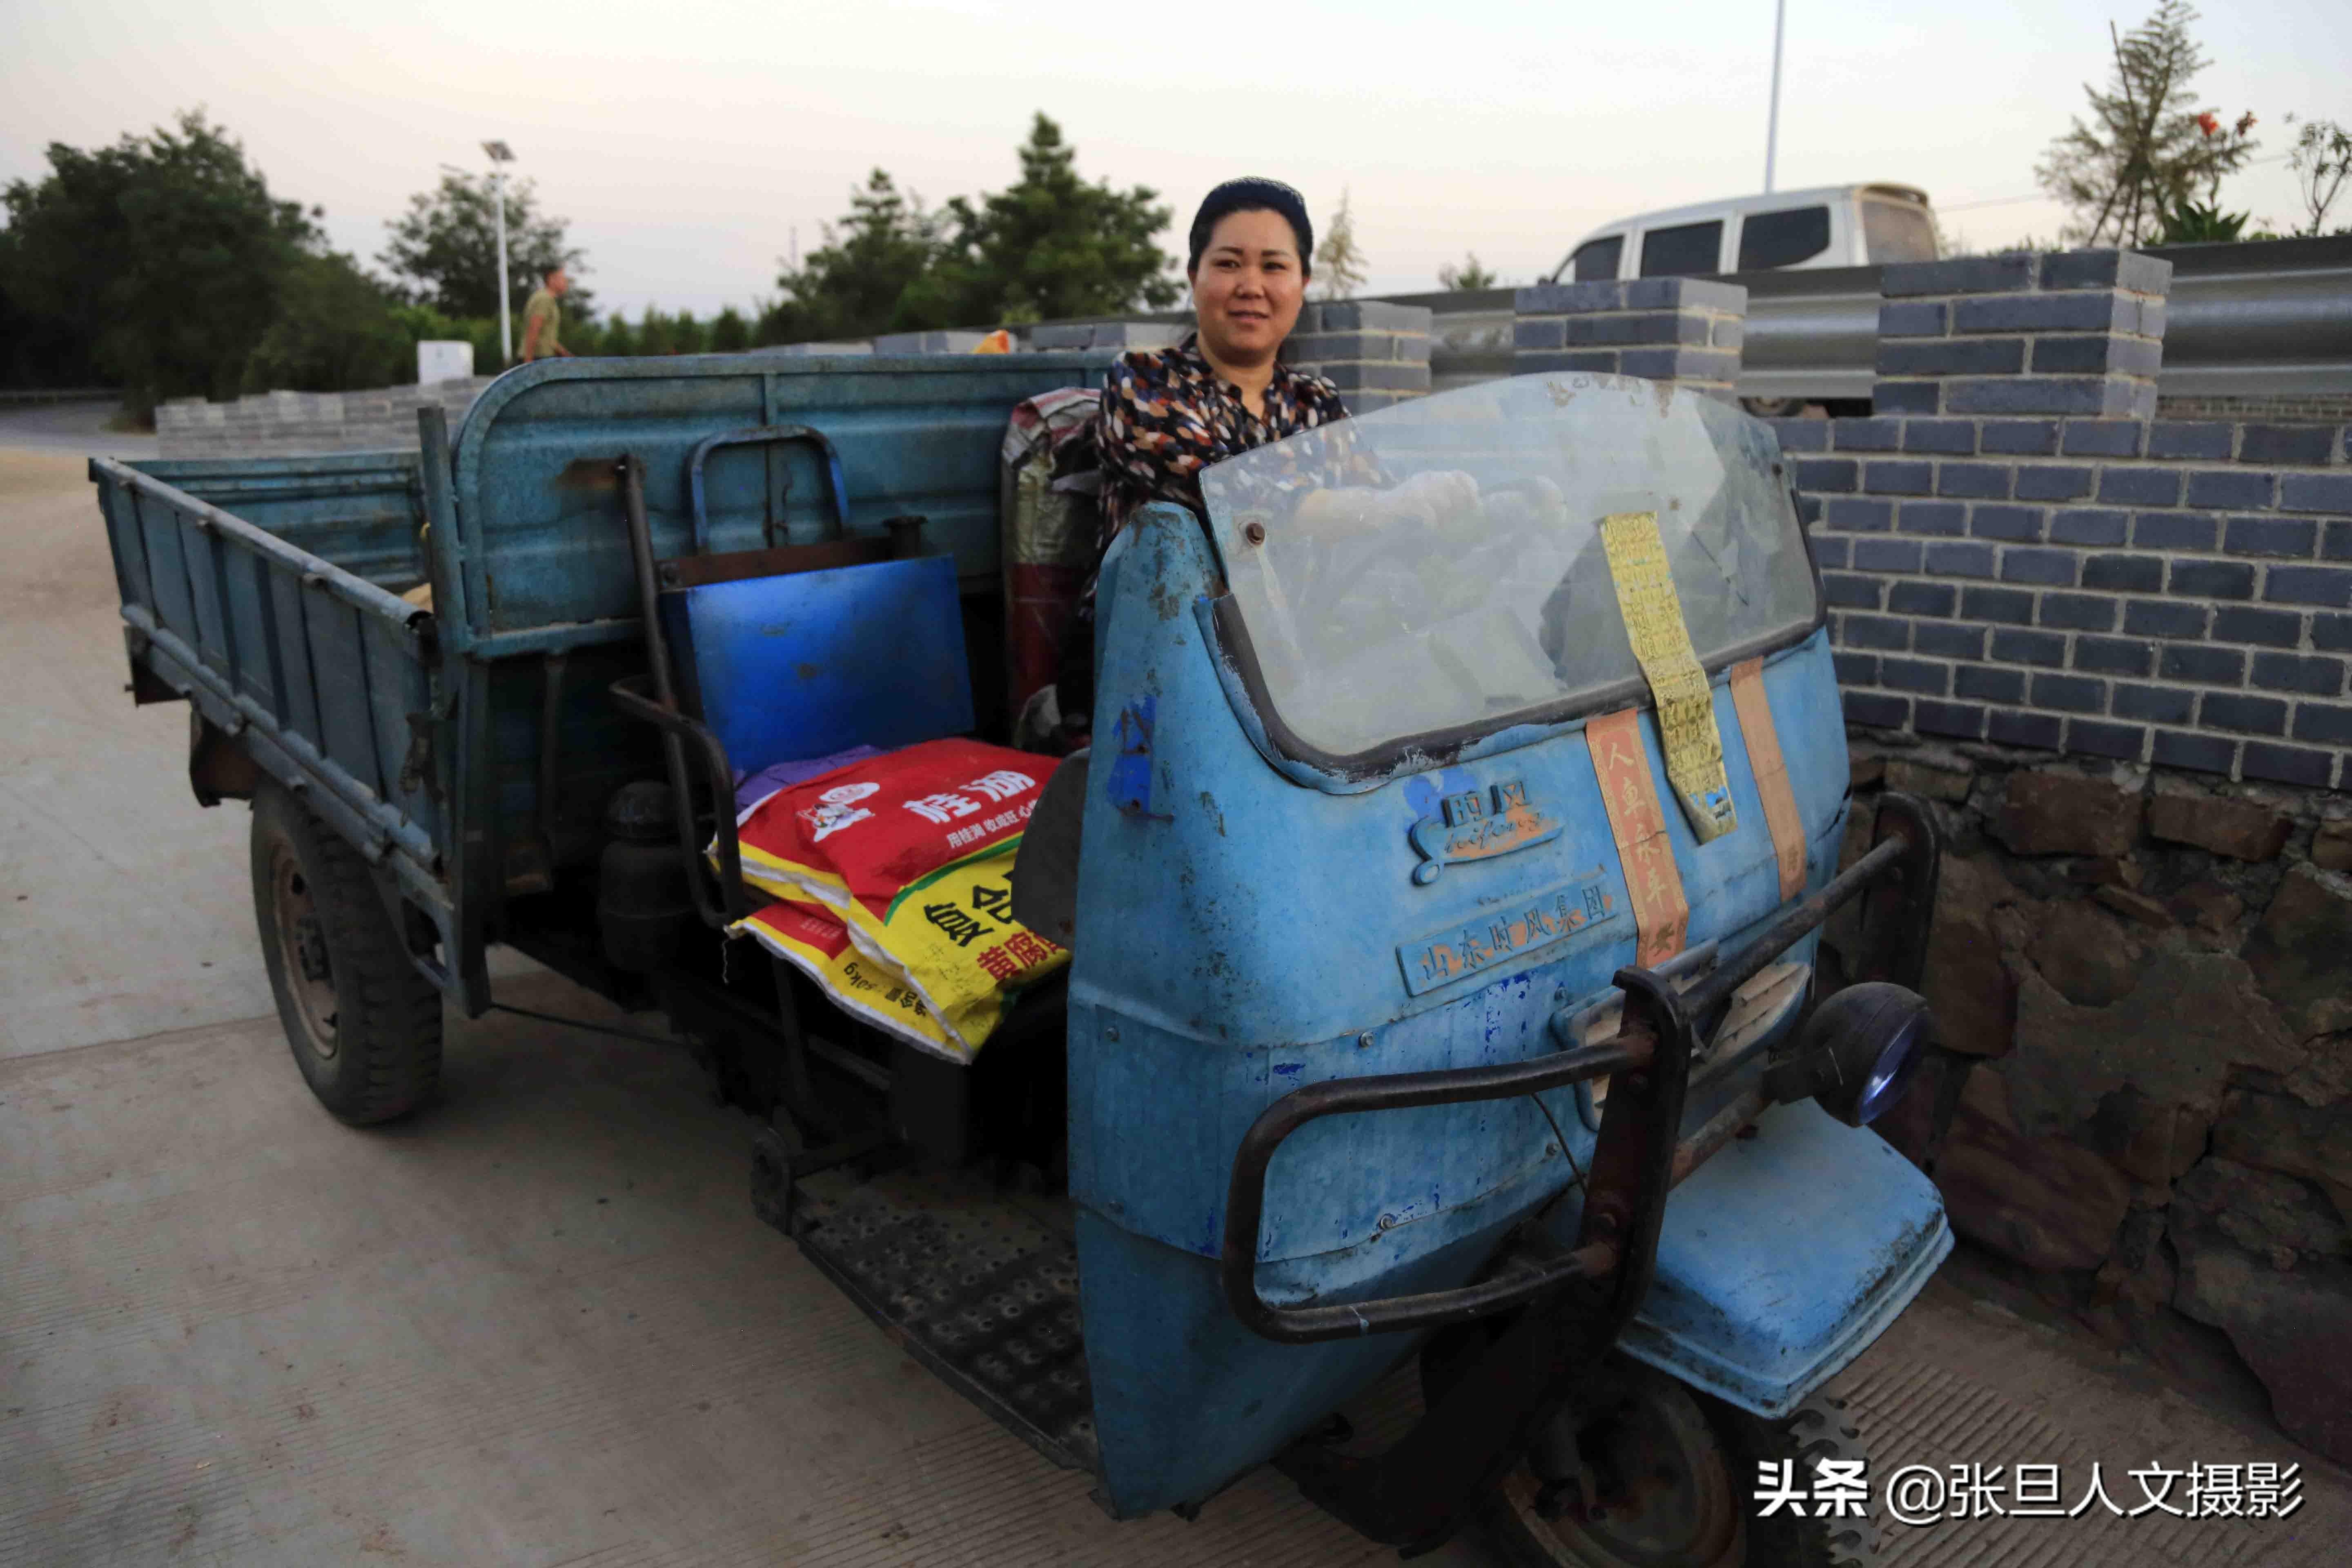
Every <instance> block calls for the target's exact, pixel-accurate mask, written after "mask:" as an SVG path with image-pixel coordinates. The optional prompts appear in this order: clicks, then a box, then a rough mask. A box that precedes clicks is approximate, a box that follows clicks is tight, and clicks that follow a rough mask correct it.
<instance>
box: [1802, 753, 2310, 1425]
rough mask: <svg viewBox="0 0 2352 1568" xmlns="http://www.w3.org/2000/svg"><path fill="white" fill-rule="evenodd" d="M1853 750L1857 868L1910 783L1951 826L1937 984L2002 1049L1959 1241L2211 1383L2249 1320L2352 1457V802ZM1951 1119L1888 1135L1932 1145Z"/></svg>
mask: <svg viewBox="0 0 2352 1568" xmlns="http://www.w3.org/2000/svg"><path fill="white" fill-rule="evenodd" d="M1853 775H1854V784H1855V805H1854V815H1853V826H1852V828H1851V829H1850V834H1849V838H1848V853H1849V856H1850V857H1851V856H1852V855H1854V854H1858V853H1859V852H1860V849H1861V848H1862V847H1864V845H1866V844H1867V842H1868V836H1869V833H1870V831H1871V826H1872V821H1873V817H1874V813H1875V810H1876V805H1877V799H1878V795H1879V793H1880V792H1881V791H1882V790H1884V789H1887V788H1894V789H1901V790H1904V791H1906V792H1909V793H1912V794H1916V795H1924V796H1926V797H1927V798H1928V799H1930V800H1932V801H1935V802H1937V816H1938V818H1939V819H1940V821H1941V822H1942V824H1943V826H1944V828H1945V830H1946V832H1947V834H1948V847H1947V857H1946V860H1945V863H1944V874H1943V882H1942V888H1941V893H1940V896H1939V898H1938V900H1937V914H1936V924H1935V928H1934V932H1933V939H1932V946H1931V950H1930V957H1929V960H1928V968H1927V980H1926V983H1925V984H1924V986H1923V989H1924V990H1925V991H1926V993H1927V998H1928V1001H1929V1003H1930V1005H1932V1006H1933V1007H1934V1008H1935V1010H1936V1014H1937V1019H1938V1021H1939V1023H1940V1025H1941V1026H1942V1030H1943V1036H1944V1038H1945V1040H1946V1042H1947V1043H1948V1044H1950V1045H1952V1046H1953V1047H1956V1048H1958V1049H1961V1050H1964V1051H1967V1052H1969V1053H1970V1054H1971V1055H1973V1056H1975V1057H1977V1058H1980V1064H1979V1067H1978V1068H1976V1070H1975V1071H1974V1072H1973V1073H1971V1074H1970V1075H1969V1081H1968V1085H1967V1089H1966V1091H1965V1096H1964V1098H1963V1100H1962V1102H1961V1109H1960V1112H1959V1115H1958V1119H1957V1120H1956V1121H1955V1122H1954V1123H1953V1126H1952V1130H1951V1132H1950V1134H1949V1137H1948V1142H1946V1144H1945V1147H1944V1149H1943V1151H1942V1154H1941V1157H1940V1159H1939V1161H1938V1163H1937V1167H1936V1177H1937V1184H1938V1186H1940V1187H1941V1188H1942V1190H1943V1193H1944V1197H1945V1201H1946V1203H1947V1205H1948V1207H1949V1211H1950V1214H1951V1220H1952V1225H1953V1226H1954V1228H1955V1229H1956V1230H1958V1232H1959V1233H1960V1235H1961V1236H1963V1237H1966V1238H1968V1239H1969V1241H1972V1242H1974V1243H1976V1244H1977V1245H1979V1247H1985V1248H1988V1249H1990V1251H1991V1252H1993V1253H1994V1254H1997V1255H1999V1256H2000V1258H2006V1259H2008V1260H2010V1261H2011V1262H2012V1263H2013V1264H2015V1265H2018V1266H2021V1268H2024V1269H2028V1270H2032V1271H2033V1272H2034V1274H2035V1275H2036V1276H2037V1283H2038V1284H2039V1285H2040V1287H2041V1288H2042V1290H2043V1293H2044V1294H2045V1295H2047V1296H2049V1297H2051V1298H2052V1299H2053V1300H2055V1301H2057V1302H2058V1303H2059V1304H2061V1305H2063V1306H2064V1307H2067V1308H2069V1309H2071V1310H2074V1311H2075V1312H2076V1313H2078V1314H2079V1315H2080V1316H2081V1318H2082V1320H2083V1321H2084V1322H2086V1323H2088V1324H2089V1325H2090V1326H2091V1327H2092V1328H2094V1329H2095V1330H2097V1331H2100V1332H2101V1333H2103V1334H2105V1336H2107V1337H2108V1338H2109V1339H2111V1340H2113V1341H2114V1342H2116V1343H2118V1344H2122V1345H2129V1346H2132V1347H2135V1348H2137V1350H2139V1351H2140V1352H2143V1353H2145V1354H2147V1355H2148V1356H2150V1357H2151V1358H2152V1359H2154V1360H2156V1361H2158V1363H2162V1364H2165V1365H2167V1366H2169V1367H2170V1368H2172V1369H2173V1370H2175V1371H2176V1372H2179V1373H2183V1374H2185V1375H2187V1376H2189V1377H2191V1378H2196V1377H2199V1376H2200V1375H2204V1374H2205V1373H2206V1372H2207V1370H2208V1363H2209V1359H2210V1357H2211V1356H2213V1355H2214V1354H2215V1353H2217V1352H2216V1350H2215V1347H2214V1343H2213V1342H2214V1338H2215V1336H2214V1333H2213V1331H2216V1330H2218V1331H2220V1333H2221V1334H2222V1335H2226V1336H2227V1340H2226V1342H2227V1345H2228V1346H2229V1347H2230V1348H2231V1350H2233V1351H2234V1353H2235V1355H2236V1356H2237V1357H2239V1358H2242V1361H2243V1363H2244V1364H2245V1365H2246V1366H2247V1367H2248V1368H2250V1369H2251V1370H2252V1373H2254V1375H2255V1376H2256V1377H2258V1378H2260V1379H2261V1381H2262V1382H2263V1384H2264V1385H2265V1386H2266V1387H2267V1388H2268V1389H2269V1390H2270V1394H2271V1398H2272V1405H2273V1410H2274V1411H2275V1413H2276V1415H2277V1417H2278V1420H2279V1424H2280V1425H2281V1426H2283V1427H2284V1429H2285V1430H2286V1431H2287V1432H2288V1433H2289V1434H2290V1435H2291V1436H2294V1437H2295V1438H2296V1439H2297V1440H2299V1441H2301V1442H2303V1443H2305V1444H2306V1445H2308V1446H2309V1447H2313V1448H2315V1449H2316V1450H2318V1451H2319V1452H2321V1453H2323V1454H2326V1455H2327V1456H2329V1457H2330V1458H2334V1459H2336V1460H2337V1461H2339V1462H2352V984H2347V978H2352V876H2347V872H2352V801H2347V800H2346V798H2345V797H2344V796H2343V795H2340V794H2337V793H2336V792H2332V791H2326V790H2316V789H2298V788H2294V787H2292V786H2284V785H2274V784H2230V783H2227V782H2225V781H2220V780H2212V779H2207V778H2200V777H2199V776H2197V775H2193V774H2187V773H2178V772H2174V771H2170V770H2165V769H2157V768H2150V767H2147V766H2144V765H2139V764H2134V763H2100V762H2097V761H2081V762H2077V761H2053V760H2052V759H2051V758H2050V757H2049V756H2048V754H2047V753H2045V752H2034V751H2028V750H2023V749H2020V748H2015V747H2006V746H2000V745H1994V744H1990V743H1985V742H1941V741H1936V740H1932V739H1925V740H1923V739H1920V738H1917V737H1914V736H1909V735H1895V736H1886V737H1882V738H1879V739H1876V740H1874V739H1871V738H1869V737H1866V736H1858V737H1856V739H1855V740H1854V742H1853ZM1851 936H1852V929H1851V927H1850V926H1847V927H1844V928H1843V929H1833V930H1832V932H1831V938H1830V940H1831V942H1832V945H1841V946H1845V947H1847V949H1848V950H1849V951H1851V942H1850V939H1851ZM1927 1103H1928V1100H1927V1097H1926V1095H1925V1094H1924V1092H1922V1093H1915V1096H1914V1098H1913V1099H1912V1100H1910V1101H1908V1102H1907V1103H1906V1105H1905V1106H1904V1107H1903V1111H1902V1112H1901V1113H1898V1115H1902V1114H1904V1113H1907V1116H1908V1121H1907V1124H1906V1125H1898V1126H1895V1127H1887V1128H1882V1131H1885V1132H1887V1134H1888V1135H1889V1136H1890V1138H1892V1139H1893V1140H1894V1141H1895V1143H1896V1144H1897V1146H1898V1147H1906V1149H1907V1151H1908V1152H1915V1153H1916V1152H1919V1147H1920V1137H1921V1134H1922V1132H1923V1131H1924V1129H1923V1128H1922V1127H1921V1126H1920V1125H1918V1119H1919V1116H1920V1114H1921V1113H1922V1112H1924V1110H1926V1108H1927Z"/></svg>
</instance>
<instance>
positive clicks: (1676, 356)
mask: <svg viewBox="0 0 2352 1568" xmlns="http://www.w3.org/2000/svg"><path fill="white" fill-rule="evenodd" d="M1514 310H1515V311H1516V317H1515V321H1514V323H1513V337H1512V355H1511V374H1514V375H1537V374H1547V373H1552V372H1558V371H1597V372H1600V373H1601V374H1606V375H1638V376H1644V377H1647V378H1648V379H1650V380H1653V381H1666V382H1673V383H1675V384H1677V385H1683V386H1689V387H1692V388H1695V389H1696V390H1697V391H1700V392H1704V393H1706V394H1707V395H1710V396H1714V397H1720V398H1725V399H1728V398H1729V397H1730V396H1731V395H1732V394H1731V385H1732V383H1733V382H1734V381H1736V380H1738V376H1739V353H1740V346H1741V343H1742V342H1743V341H1744V338H1745V334H1746V330H1747V321H1748V290H1747V289H1743V288H1741V287H1739V286H1738V284H1736V283H1711V282H1703V281H1701V280H1700V279H1695V278H1641V279H1622V280H1618V281H1614V282H1600V283H1546V284H1540V285H1538V286H1537V287H1536V288H1533V289H1520V290H1519V291H1518V294H1517V297H1516V300H1515V302H1514Z"/></svg>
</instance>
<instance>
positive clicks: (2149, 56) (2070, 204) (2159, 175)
mask: <svg viewBox="0 0 2352 1568" xmlns="http://www.w3.org/2000/svg"><path fill="white" fill-rule="evenodd" d="M2195 20H2197V13H2196V11H2195V10H2193V9H2191V8H2190V7H2189V5H2188V4H2187V3H2186V0H2164V3H2163V4H2162V5H2159V6H2158V7H2157V10H2156V12H2155V14H2154V15H2152V16H2149V17H2148V19H2147V21H2145V22H2142V23H2141V24H2140V25H2139V26H2137V27H2134V28H2133V29H2132V30H2131V31H2130V32H2128V33H2125V34H2123V35H2121V36H2120V37H2117V36H2116V34H2115V30H2114V26H2113V25H2112V24H2110V25H2109V28H2108V34H2109V37H2110V38H2111V40H2112V41H2113V44H2114V47H2115V69H2114V72H2113V74H2112V76H2111V77H2110V79H2109V80H2108V84H2107V89H2106V90H2105V91H2104V92H2102V91H2100V90H2099V89H2096V88H2094V87H2091V86H2089V85H2087V84H2085V86H2084V89H2083V90H2084V93H2085V94H2086V95H2087V96H2088V97H2089V99H2090V100H2091V123H2089V124H2085V123H2084V121H2081V120H2079V119H2078V120H2076V121H2074V125H2073V127H2072V129H2070V130H2069V131H2068V132H2066V134H2064V135H2063V136H2061V137H2060V138H2058V140H2057V141H2055V142H2052V143H2051V144H2050V149H2049V151H2048V152H2047V153H2044V154H2043V155H2042V161H2041V163H2038V164H2036V165H2035V168H2034V174H2035V177H2036V178H2037V179H2038V180H2039V181H2040V182H2041V184H2042V189H2043V190H2045V191H2047V192H2049V193H2050V195H2052V196H2053V197H2054V198H2056V199H2057V200H2058V201H2059V202H2061V203H2063V204H2064V205H2065V206H2066V207H2067V208H2068V209H2070V210H2071V211H2072V212H2073V214H2074V219H2073V221H2072V222H2071V223H2070V224H2068V225H2067V226H2065V227H2064V228H2063V229H2062V230H2061V231H2060V237H2062V238H2063V239H2067V240H2070V241H2074V242H2076V243H2083V244H2090V245H2116V246H2128V245H2138V244H2143V243H2145V242H2147V240H2149V239H2151V238H2153V237H2155V236H2156V235H2158V233H2159V232H2161V230H2162V228H2163V226H2164V221H2165V219H2164V215H2165V214H2166V213H2168V212H2172V211H2177V210H2179V208H2180V207H2182V206H2183V205H2187V204H2188V203H2189V202H2190V201H2191V200H2193V199H2194V197H2195V196H2196V195H2197V194H2198V193H2200V191H2201V192H2202V193H2203V194H2204V196H2205V200H2206V205H2217V204H2218V202H2219V200H2220V195H2221V177H2222V176H2223V175H2224V174H2231V173H2233V172H2235V171H2236V170H2238V169H2240V168H2242V167H2243V166H2244V164H2245V163H2246V160H2247V158H2248V157H2249V156H2251V155H2252V151H2253V147H2254V142H2253V141H2252V137H2251V136H2249V135H2248V132H2251V131H2252V129H2253V123H2254V117H2253V116H2252V115H2251V114H2248V115H2245V116H2243V117H2242V118H2241V119H2240V120H2239V121H2238V122H2237V124H2236V125H2235V126H2234V127H2232V128H2229V129H2226V130H2225V129H2224V128H2223V127H2222V125H2221V120H2220V118H2219V117H2218V116H2216V115H2215V114H2214V113H2212V112H2211V111H2210V110H2200V109H2199V108H2198V107H2197V106H2196V100H2195V97H2194V95H2193V94H2192V92H2191V89H2190V83H2191V81H2192V80H2193V79H2195V77H2196V75H2197V73H2198V72H2199V71H2200V70H2203V69H2204V68H2205V67H2206V65H2207V64H2208V63H2209V61H2208V60H2207V58H2206V55H2205V52H2204V50H2203V49H2202V48H2200V47H2198V44H2197V42H2196V40H2195V39H2193V38H2191V37H2189V24H2190V23H2191V22H2194V21H2195Z"/></svg>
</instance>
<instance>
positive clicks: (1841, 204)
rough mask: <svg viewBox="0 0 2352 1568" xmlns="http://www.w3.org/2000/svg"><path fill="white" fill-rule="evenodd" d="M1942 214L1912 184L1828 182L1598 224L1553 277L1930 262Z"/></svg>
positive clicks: (1585, 279) (1582, 279)
mask: <svg viewBox="0 0 2352 1568" xmlns="http://www.w3.org/2000/svg"><path fill="white" fill-rule="evenodd" d="M1936 258H1937V250H1936V217H1935V213H1934V211H1933V210H1932V209H1931V208H1930V207H1929V206H1928V205H1927V192H1925V191H1923V190H1920V189H1918V188H1917V187H1916V186H1912V185H1884V184H1881V185H1822V186H1820V187H1819V188H1817V189H1814V190H1810V191H1774V192H1772V193H1771V194H1770V195H1757V196H1736V197H1733V198H1731V199H1730V200H1727V201H1716V202H1701V203H1699V204H1698V205H1696V206H1686V207H1670V208H1668V209H1667V210H1665V211H1664V212H1654V213H1644V214H1643V215H1642V216H1639V217H1629V218H1624V219H1622V220H1620V221H1618V222H1616V223H1612V224H1608V225H1605V226H1602V227H1600V228H1597V229H1595V230H1593V231H1592V233H1591V234H1590V235H1588V236H1587V237H1585V238H1584V239H1583V240H1582V241H1581V242H1580V243H1579V244H1578V246H1577V247H1576V248H1575V249H1574V250H1572V251H1570V253H1569V257H1568V259H1567V260H1565V261H1563V262H1561V263H1560V264H1559V268H1557V269H1555V270H1554V271H1553V273H1552V275H1551V277H1550V279H1549V281H1550V282H1554V283H1590V282H1592V281H1594V280H1595V279H1608V278H1696V277H1701V276H1704V275H1706V274H1710V273H1717V272H1753V271H1758V270H1760V269H1763V268H1811V267H1864V266H1872V265H1875V264H1876V263H1879V262H1882V261H1933V260H1935V259H1936Z"/></svg>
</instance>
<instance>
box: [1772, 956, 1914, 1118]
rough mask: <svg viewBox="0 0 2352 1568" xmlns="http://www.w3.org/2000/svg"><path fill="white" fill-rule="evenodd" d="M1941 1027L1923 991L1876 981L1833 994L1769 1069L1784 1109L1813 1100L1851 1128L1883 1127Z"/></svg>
mask: <svg viewBox="0 0 2352 1568" xmlns="http://www.w3.org/2000/svg"><path fill="white" fill-rule="evenodd" d="M1935 1027H1936V1021H1935V1016H1934V1015H1933V1014H1931V1013H1929V1012H1928V1011H1927V1001H1926V1000H1925V999H1924V998H1923V997H1921V996H1920V994H1918V993H1917V992H1916V991H1910V990H1906V989H1905V988H1904V987H1902V986H1900V985H1888V984H1883V983H1878V982H1874V983H1871V984H1863V985H1849V986H1847V987H1846V988H1845V989H1844V990H1843V991H1840V992H1837V993H1835V994H1832V996H1831V997H1830V998H1829V999H1828V1000H1827V1001H1825V1002H1823V1003H1822V1005H1820V1006H1819V1007H1818V1008H1816V1009H1814V1012H1813V1016H1812V1017H1811V1018H1810V1019H1808V1020H1807V1021H1806V1024H1805V1027H1804V1030H1803V1032H1802V1034H1801V1035H1800V1036H1799V1037H1798V1039H1797V1043H1796V1044H1795V1046H1794V1047H1791V1048H1790V1050H1789V1052H1788V1054H1787V1055H1786V1056H1785V1057H1784V1058H1780V1060H1778V1061H1776V1062H1774V1064H1773V1065H1772V1066H1771V1067H1770V1068H1767V1069H1766V1071H1765V1074H1764V1092H1765V1093H1766V1094H1767V1095H1768V1096H1769V1097H1770V1098H1771V1100H1772V1101H1773V1103H1774V1104H1776V1105H1786V1104H1789V1103H1790V1102H1792V1101H1795V1100H1806V1099H1811V1100H1814V1101H1815V1102H1816V1103H1818V1104H1819V1105H1820V1106H1821V1108H1822V1110H1826V1111H1828V1112H1829V1113H1830V1114H1831V1115H1832V1116H1834V1117H1836V1118H1837V1119H1838V1120H1839V1121H1843V1122H1844V1123H1845V1124H1846V1125H1847V1126H1849V1127H1861V1126H1864V1125H1867V1124H1868V1123H1869V1122H1871V1121H1875V1120H1877V1118H1878V1117H1879V1116H1881V1115H1882V1114H1884V1113H1885V1111H1886V1110H1888V1109H1889V1108H1891V1107H1892V1106H1893V1105H1894V1104H1895V1101H1896V1100H1901V1099H1902V1098H1903V1095H1904V1092H1905V1091H1906V1090H1907V1089H1909V1088H1910V1087H1911V1080H1912V1079H1913V1077H1914V1076H1916V1073H1917V1071H1918V1068H1919V1063H1920V1061H1921V1060H1922V1059H1923V1058H1925V1057H1926V1055H1927V1045H1928V1042H1929V1039H1930V1037H1932V1036H1933V1034H1934V1032H1935Z"/></svg>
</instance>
